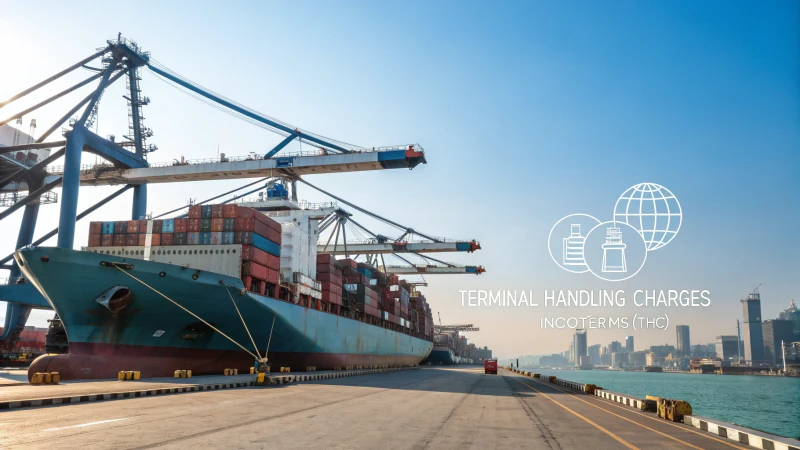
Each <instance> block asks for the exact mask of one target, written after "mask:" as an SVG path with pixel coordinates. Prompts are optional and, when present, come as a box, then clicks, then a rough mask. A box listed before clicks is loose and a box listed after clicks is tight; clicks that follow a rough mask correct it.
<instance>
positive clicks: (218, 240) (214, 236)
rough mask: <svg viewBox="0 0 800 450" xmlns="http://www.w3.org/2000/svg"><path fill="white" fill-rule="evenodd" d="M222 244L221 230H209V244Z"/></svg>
mask: <svg viewBox="0 0 800 450" xmlns="http://www.w3.org/2000/svg"><path fill="white" fill-rule="evenodd" d="M217 244H222V232H221V231H212V232H211V245H217Z"/></svg>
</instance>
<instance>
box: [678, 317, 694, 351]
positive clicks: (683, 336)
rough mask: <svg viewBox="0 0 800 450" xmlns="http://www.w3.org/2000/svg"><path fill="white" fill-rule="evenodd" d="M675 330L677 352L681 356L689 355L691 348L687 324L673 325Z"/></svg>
mask: <svg viewBox="0 0 800 450" xmlns="http://www.w3.org/2000/svg"><path fill="white" fill-rule="evenodd" d="M675 332H676V333H677V335H678V354H679V355H681V356H689V355H691V354H692V350H691V344H690V341H689V325H678V326H676V327H675Z"/></svg>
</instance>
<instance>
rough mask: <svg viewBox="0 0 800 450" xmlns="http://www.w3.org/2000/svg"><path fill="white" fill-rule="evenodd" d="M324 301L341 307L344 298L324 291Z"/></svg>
mask: <svg viewBox="0 0 800 450" xmlns="http://www.w3.org/2000/svg"><path fill="white" fill-rule="evenodd" d="M322 300H323V301H326V302H328V303H333V304H335V305H341V304H342V296H341V295H337V294H333V293H331V292H327V291H322Z"/></svg>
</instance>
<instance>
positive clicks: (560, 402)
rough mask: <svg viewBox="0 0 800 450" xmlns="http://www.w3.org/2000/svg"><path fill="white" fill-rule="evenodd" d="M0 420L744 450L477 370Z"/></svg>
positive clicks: (266, 441) (244, 441)
mask: <svg viewBox="0 0 800 450" xmlns="http://www.w3.org/2000/svg"><path fill="white" fill-rule="evenodd" d="M248 376H249V375H248ZM198 378H200V377H198ZM218 378H223V377H218ZM224 378H231V377H224ZM148 382H150V381H148ZM103 383H108V382H103ZM111 383H114V382H111ZM117 383H129V382H117ZM97 386H99V384H98V385H97ZM53 387H55V386H50V387H45V386H40V387H38V389H40V390H42V389H44V390H46V389H49V388H53ZM5 389H14V388H13V387H6V388H0V390H5ZM388 405H391V407H387V406H388ZM0 427H2V428H0V430H2V429H5V430H11V429H14V430H15V431H14V433H8V432H7V433H0V447H2V448H30V447H33V446H35V447H37V448H79V447H86V448H92V447H97V446H98V444H100V443H102V446H103V447H105V448H109V447H115V448H133V447H135V448H151V447H162V446H164V447H169V448H179V447H180V448H186V447H198V448H222V447H229V446H236V447H240V448H245V447H254V448H266V447H273V448H303V449H316V448H320V449H322V448H325V449H328V448H384V449H412V448H415V449H416V448H481V449H483V448H501V447H502V448H551V449H555V448H587V447H590V446H591V447H594V448H632V449H635V448H675V447H679V446H680V447H690V448H704V449H705V448H731V447H733V448H747V447H745V446H742V445H741V444H739V443H738V442H735V441H730V440H726V439H723V438H721V437H719V436H715V435H713V434H711V433H708V432H705V431H700V430H697V429H695V428H692V427H689V426H687V425H684V424H682V423H673V422H667V421H664V420H662V419H658V418H657V417H655V415H654V414H652V413H643V412H641V411H637V410H634V409H632V408H630V407H624V406H622V405H619V404H616V403H612V402H610V401H607V400H605V399H602V398H599V397H595V396H590V395H585V394H579V393H576V392H575V391H570V390H568V389H566V388H563V387H560V386H557V385H553V384H550V383H546V382H542V381H540V380H537V379H532V378H530V377H526V376H523V375H520V374H516V373H512V372H509V371H506V370H501V371H500V373H499V374H498V375H485V374H483V368H482V367H478V366H459V367H452V368H423V369H421V370H411V371H405V372H395V373H386V374H372V375H363V376H356V377H348V378H339V379H330V380H319V381H313V382H308V383H298V384H288V385H282V386H277V387H274V388H258V387H247V388H241V389H231V390H221V391H220V390H218V391H206V392H196V393H191V394H185V395H177V396H172V395H169V396H156V397H143V398H132V399H125V400H119V401H105V402H92V403H85V404H77V405H67V406H56V407H39V408H28V409H20V410H14V411H7V412H4V413H3V414H2V418H1V419H0ZM749 448H753V447H749Z"/></svg>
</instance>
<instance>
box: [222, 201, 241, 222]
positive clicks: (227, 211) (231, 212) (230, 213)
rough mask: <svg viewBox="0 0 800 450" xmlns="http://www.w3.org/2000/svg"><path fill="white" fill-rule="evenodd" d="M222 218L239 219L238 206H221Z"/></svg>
mask: <svg viewBox="0 0 800 450" xmlns="http://www.w3.org/2000/svg"><path fill="white" fill-rule="evenodd" d="M222 217H224V218H226V219H232V218H234V217H239V205H236V204H234V205H222Z"/></svg>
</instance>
